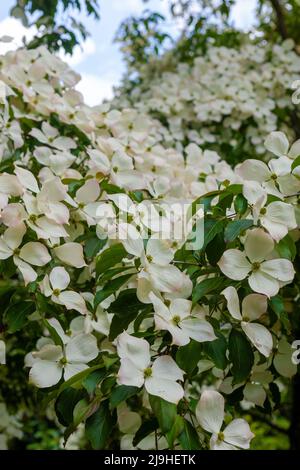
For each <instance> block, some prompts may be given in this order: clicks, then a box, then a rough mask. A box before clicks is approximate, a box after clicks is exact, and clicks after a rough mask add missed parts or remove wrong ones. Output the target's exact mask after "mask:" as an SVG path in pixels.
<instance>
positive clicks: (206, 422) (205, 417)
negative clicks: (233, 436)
mask: <svg viewBox="0 0 300 470" xmlns="http://www.w3.org/2000/svg"><path fill="white" fill-rule="evenodd" d="M196 417H197V420H198V422H199V424H200V426H201V427H202V428H203V429H204V430H205V431H208V432H212V433H215V434H218V433H219V431H220V429H221V426H222V423H223V420H224V398H223V396H222V395H221V394H220V393H219V392H217V391H215V390H205V391H204V392H203V393H202V395H201V398H200V400H199V402H198V404H197V407H196Z"/></svg>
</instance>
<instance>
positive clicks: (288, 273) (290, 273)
mask: <svg viewBox="0 0 300 470" xmlns="http://www.w3.org/2000/svg"><path fill="white" fill-rule="evenodd" d="M260 270H261V272H263V273H264V274H268V275H269V276H272V277H274V278H275V279H278V280H279V281H283V282H291V281H292V280H293V279H294V275H295V270H294V267H293V264H292V263H291V261H290V260H288V259H283V258H282V259H272V260H270V261H265V262H264V263H262V264H261V267H260Z"/></svg>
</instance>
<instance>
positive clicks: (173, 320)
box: [172, 315, 181, 326]
mask: <svg viewBox="0 0 300 470" xmlns="http://www.w3.org/2000/svg"><path fill="white" fill-rule="evenodd" d="M180 320H181V318H180V316H179V315H175V316H174V317H173V318H172V322H173V323H174V325H175V326H178V325H179V323H180Z"/></svg>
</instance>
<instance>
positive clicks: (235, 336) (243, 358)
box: [228, 329, 254, 384]
mask: <svg viewBox="0 0 300 470" xmlns="http://www.w3.org/2000/svg"><path fill="white" fill-rule="evenodd" d="M228 349H229V360H230V362H231V363H232V367H231V373H232V375H233V378H234V383H236V384H239V383H241V382H243V381H245V380H246V379H247V378H248V377H249V375H250V372H251V369H252V366H253V362H254V354H253V351H252V347H251V344H250V343H249V341H248V339H247V338H246V336H245V335H244V334H243V333H241V332H240V331H238V330H234V329H232V330H231V332H230V335H229V343H228Z"/></svg>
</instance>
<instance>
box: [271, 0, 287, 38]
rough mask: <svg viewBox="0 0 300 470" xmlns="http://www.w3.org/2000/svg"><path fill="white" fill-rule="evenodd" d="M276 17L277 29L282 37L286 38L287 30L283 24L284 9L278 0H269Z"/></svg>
mask: <svg viewBox="0 0 300 470" xmlns="http://www.w3.org/2000/svg"><path fill="white" fill-rule="evenodd" d="M270 2H271V4H272V6H273V9H274V11H275V14H276V18H277V29H278V32H279V34H280V36H281V37H282V39H287V38H288V31H287V27H286V24H285V18H284V9H283V7H282V5H281V3H280V0H270Z"/></svg>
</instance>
